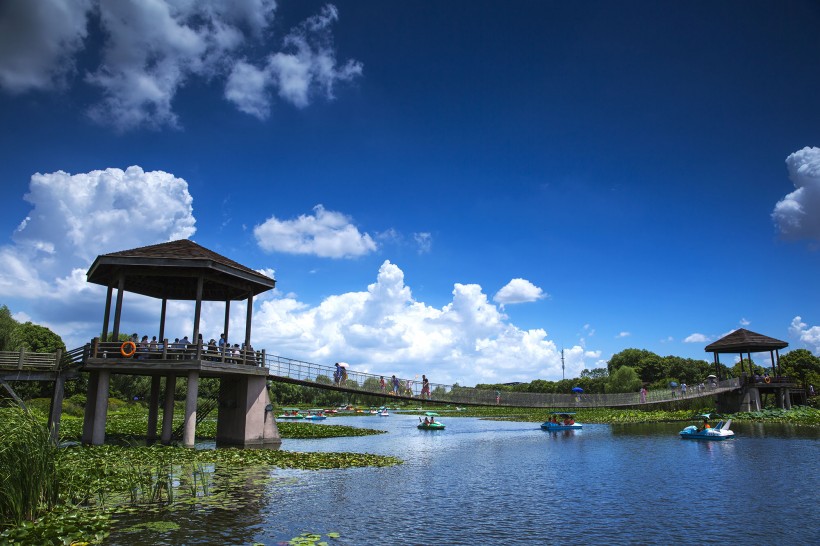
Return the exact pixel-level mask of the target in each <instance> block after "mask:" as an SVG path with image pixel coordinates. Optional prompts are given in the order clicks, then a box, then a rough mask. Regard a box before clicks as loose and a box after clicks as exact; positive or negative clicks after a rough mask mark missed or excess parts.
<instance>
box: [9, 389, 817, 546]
mask: <svg viewBox="0 0 820 546" xmlns="http://www.w3.org/2000/svg"><path fill="white" fill-rule="evenodd" d="M44 404H45V405H46V406H45V408H43V405H44ZM408 405H410V406H414V407H404V408H402V409H404V410H405V411H407V412H408V413H414V412H417V411H418V409H417V407H418V406H417V404H412V403H411V404H408ZM74 406H75V405H72V404H71V402H70V401H68V402H67V406H66V408H65V409H66V413H65V414H64V415H63V418H62V421H61V429H60V432H61V434H60V436H61V447H58V446H55V445H53V444H52V443H51V442H50V441H49V436H48V432H47V430H46V428H45V422H46V417H45V416H46V411H44V410H45V409H47V400H37V399H35V400H31V401H30V403H29V407H30V408H31V409H30V410H29V411H28V412H24V411H23V410H22V409H20V408H18V407H16V406H13V407H0V427H2V430H3V431H4V433H3V436H2V440H1V441H0V543H3V544H35V543H36V544H82V543H86V544H100V543H102V542H103V541H104V540H105V538H106V537H107V536H108V535H109V533H110V529H111V527H112V524H113V523H114V522H115V521H116V520H117V518H118V517H124V516H125V515H127V514H129V513H132V512H141V513H142V512H146V511H149V512H156V513H157V514H159V515H162V514H171V513H172V512H173V511H174V510H178V509H190V508H198V507H207V508H220V507H231V506H235V505H237V504H241V503H245V502H251V501H253V500H254V499H253V497H254V495H260V494H261V491H263V490H264V488H262V487H258V488H247V487H245V488H239V489H241V491H242V493H241V494H237V493H236V490H237V488H236V487H235V485H236V484H237V483H249V482H250V483H255V484H266V483H274V484H280V485H282V486H287V484H288V483H290V482H289V480H292V479H293V478H292V477H291V478H288V477H282V476H278V475H277V473H271V472H270V470H271V469H273V468H276V469H286V470H291V469H293V470H305V471H312V470H328V469H343V468H354V467H386V466H393V465H397V464H401V463H402V461H401V460H400V459H398V458H396V457H387V456H381V455H372V454H368V453H322V452H289V451H278V450H251V449H244V450H243V449H235V448H224V449H223V448H220V449H190V448H183V447H175V446H159V445H155V446H150V447H149V446H145V445H141V438H144V435H145V423H146V422H147V408H146V407H145V406H144V405H143V404H141V403H138V402H137V403H132V402H123V401H120V400H112V407H111V410H110V412H109V415H108V420H107V427H106V434H107V437H108V440H109V441H108V443H107V444H106V445H103V446H85V447H83V446H80V445H78V440H79V438H80V435H81V432H82V407H81V406H78V407H74ZM429 409H435V410H436V411H440V412H443V413H446V414H447V416H448V417H477V418H482V419H498V420H510V421H526V422H542V421H544V420H545V418H546V415H547V414H548V413H549V411H551V410H550V409H544V408H540V409H534V408H510V407H491V406H484V407H481V406H478V407H465V408H459V409H458V410H456V409H455V408H454V407H447V406H442V407H439V406H436V407H432V406H431V407H429V408H425V410H429ZM575 411H576V413H577V416H576V417H577V419H578V420H579V421H583V422H585V423H598V424H638V423H660V422H676V421H686V420H689V419H691V417H692V415H693V414H694V413H697V412H711V411H714V410H713V409H710V408H694V409H693V408H690V409H675V410H643V409H606V408H579V409H577V410H575ZM351 415H356V414H351ZM725 417H731V418H732V419H735V420H737V421H749V422H764V423H765V422H772V423H788V424H792V425H797V426H809V427H820V410H818V409H816V408H812V407H806V406H798V407H794V408H792V409H791V410H781V409H777V408H767V409H765V410H763V411H760V412H745V413H736V414H732V415H725ZM332 422H333V418H332V417H331V418H329V419H328V423H332ZM277 424H278V426H279V430H280V434H281V436H282V438H283V439H289V438H292V439H297V438H298V439H316V440H317V441H318V440H320V439H322V438H331V437H340V436H366V435H371V434H383V433H384V431H381V430H374V429H369V428H360V427H350V426H344V425H334V424H324V423H303V422H281V421H280V422H278V423H277ZM215 435H216V420H215V418H214V417H212V418H209V419H206V420H205V421H203V422H202V423H201V424H199V425H198V426H197V437H198V439H203V440H207V439H212V438H214V437H215ZM237 495H239V496H240V497H241V498H237Z"/></svg>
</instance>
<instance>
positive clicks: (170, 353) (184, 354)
mask: <svg viewBox="0 0 820 546" xmlns="http://www.w3.org/2000/svg"><path fill="white" fill-rule="evenodd" d="M89 356H91V358H118V359H123V358H127V359H135V360H207V361H212V362H225V363H228V364H243V365H246V366H263V365H264V363H265V351H254V350H253V349H236V348H233V347H226V348H225V349H224V350H223V349H220V348H219V347H213V346H209V345H203V344H202V343H188V344H186V343H174V342H170V343H169V342H168V340H167V339H166V340H163V341H162V342H158V343H156V344H153V345H148V346H143V345H140V344H132V343H131V342H128V341H100V340H99V338H94V339H93V340H92V341H91V346H90V355H89Z"/></svg>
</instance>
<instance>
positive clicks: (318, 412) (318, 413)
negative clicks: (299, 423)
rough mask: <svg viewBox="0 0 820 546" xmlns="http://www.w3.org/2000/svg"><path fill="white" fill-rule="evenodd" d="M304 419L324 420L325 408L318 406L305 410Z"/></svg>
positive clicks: (325, 417)
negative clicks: (317, 407)
mask: <svg viewBox="0 0 820 546" xmlns="http://www.w3.org/2000/svg"><path fill="white" fill-rule="evenodd" d="M314 412H315V413H314ZM305 419H307V420H310V421H324V420H325V419H327V416H326V415H325V410H323V409H321V408H319V409H312V410H309V411H308V412H307V415H305Z"/></svg>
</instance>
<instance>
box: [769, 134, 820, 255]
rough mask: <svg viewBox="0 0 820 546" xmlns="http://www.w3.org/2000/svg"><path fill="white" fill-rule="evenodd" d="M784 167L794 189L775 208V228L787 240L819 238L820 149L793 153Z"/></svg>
mask: <svg viewBox="0 0 820 546" xmlns="http://www.w3.org/2000/svg"><path fill="white" fill-rule="evenodd" d="M786 167H787V168H788V170H789V178H790V179H791V181H792V183H793V184H794V187H795V190H794V191H793V192H791V193H789V194H788V195H786V196H785V197H784V198H783V199H781V200H780V201H778V203H777V205H775V207H774V212H772V218H773V219H774V222H775V224H776V225H777V229H778V230H779V231H780V233H781V234H782V235H783V237H785V238H787V239H816V240H820V148H816V147H815V148H809V147H808V146H807V147H805V148H803V149H802V150H799V151H797V152H794V153H793V154H791V155H790V156H789V157H787V158H786Z"/></svg>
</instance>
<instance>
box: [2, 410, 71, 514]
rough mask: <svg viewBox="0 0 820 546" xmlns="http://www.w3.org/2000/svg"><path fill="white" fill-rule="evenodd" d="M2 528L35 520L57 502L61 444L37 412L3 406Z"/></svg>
mask: <svg viewBox="0 0 820 546" xmlns="http://www.w3.org/2000/svg"><path fill="white" fill-rule="evenodd" d="M0 430H2V431H3V435H2V437H0V438H1V439H0V528H2V527H6V526H9V525H19V524H21V523H22V522H23V521H32V520H34V519H35V518H37V517H38V516H40V515H41V514H43V513H45V512H47V511H48V510H51V509H52V508H53V507H54V506H55V505H56V504H57V495H58V480H57V468H56V455H57V448H56V446H55V445H54V444H53V443H52V442H51V439H50V437H49V431H48V429H47V428H46V427H45V426H44V424H43V423H42V422H41V421H40V420H39V419H38V418H37V417H36V416H34V415H33V414H31V413H29V412H27V411H23V410H22V409H20V408H18V407H7V408H0Z"/></svg>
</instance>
